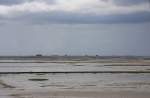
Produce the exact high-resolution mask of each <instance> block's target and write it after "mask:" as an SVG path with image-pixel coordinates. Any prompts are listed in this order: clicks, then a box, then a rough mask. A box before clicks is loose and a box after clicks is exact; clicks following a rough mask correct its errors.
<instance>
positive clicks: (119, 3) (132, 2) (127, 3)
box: [113, 0, 150, 6]
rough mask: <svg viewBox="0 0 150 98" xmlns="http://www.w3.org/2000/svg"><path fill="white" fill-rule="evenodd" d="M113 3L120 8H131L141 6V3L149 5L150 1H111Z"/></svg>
mask: <svg viewBox="0 0 150 98" xmlns="http://www.w3.org/2000/svg"><path fill="white" fill-rule="evenodd" d="M113 2H114V3H115V4H117V5H121V6H131V5H137V4H141V3H149V2H150V0H113Z"/></svg>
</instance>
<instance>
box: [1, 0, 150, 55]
mask: <svg viewBox="0 0 150 98" xmlns="http://www.w3.org/2000/svg"><path fill="white" fill-rule="evenodd" d="M35 54H43V55H53V54H60V55H64V54H68V55H96V54H98V55H150V0H0V55H35Z"/></svg>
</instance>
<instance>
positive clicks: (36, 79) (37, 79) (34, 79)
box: [28, 78, 48, 81]
mask: <svg viewBox="0 0 150 98" xmlns="http://www.w3.org/2000/svg"><path fill="white" fill-rule="evenodd" d="M28 80H30V81H48V79H40V78H33V79H28Z"/></svg>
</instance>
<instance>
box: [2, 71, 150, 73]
mask: <svg viewBox="0 0 150 98" xmlns="http://www.w3.org/2000/svg"><path fill="white" fill-rule="evenodd" d="M36 73H45V74H78V73H79V74H82V73H83V74H84V73H93V74H96V73H112V74H120V73H130V74H134V73H150V71H51V72H0V74H36Z"/></svg>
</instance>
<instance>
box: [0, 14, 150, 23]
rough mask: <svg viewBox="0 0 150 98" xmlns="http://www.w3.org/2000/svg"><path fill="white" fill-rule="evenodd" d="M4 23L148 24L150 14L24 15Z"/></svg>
mask: <svg viewBox="0 0 150 98" xmlns="http://www.w3.org/2000/svg"><path fill="white" fill-rule="evenodd" d="M0 20H3V22H4V21H7V22H9V21H18V22H25V23H31V24H53V23H57V24H105V23H106V24H113V23H144V22H150V12H138V13H130V14H118V15H116V14H114V15H93V14H77V13H66V12H51V13H26V14H23V15H21V16H18V17H15V18H4V17H1V18H0Z"/></svg>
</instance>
